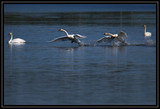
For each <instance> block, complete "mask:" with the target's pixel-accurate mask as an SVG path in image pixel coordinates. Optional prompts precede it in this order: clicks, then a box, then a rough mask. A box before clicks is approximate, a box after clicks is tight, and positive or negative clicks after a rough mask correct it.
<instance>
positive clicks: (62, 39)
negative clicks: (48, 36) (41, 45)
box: [49, 29, 86, 45]
mask: <svg viewBox="0 0 160 109" xmlns="http://www.w3.org/2000/svg"><path fill="white" fill-rule="evenodd" d="M59 31H63V32H65V33H66V35H67V36H63V37H58V38H56V39H54V40H51V41H49V42H56V41H66V40H70V41H71V43H73V42H75V43H78V44H79V45H82V43H81V41H80V40H79V39H77V38H85V37H86V36H82V35H79V34H72V35H69V34H68V32H67V31H66V30H64V29H60V30H59Z"/></svg>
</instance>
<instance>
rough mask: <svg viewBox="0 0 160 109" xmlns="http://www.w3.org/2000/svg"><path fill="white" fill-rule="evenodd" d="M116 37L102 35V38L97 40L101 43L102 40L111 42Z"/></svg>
mask: <svg viewBox="0 0 160 109" xmlns="http://www.w3.org/2000/svg"><path fill="white" fill-rule="evenodd" d="M113 39H114V37H112V36H105V37H102V38H101V39H99V40H97V41H96V42H98V43H101V42H111V41H112V40H113Z"/></svg>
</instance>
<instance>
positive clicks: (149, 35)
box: [144, 25, 152, 38]
mask: <svg viewBox="0 0 160 109" xmlns="http://www.w3.org/2000/svg"><path fill="white" fill-rule="evenodd" d="M151 35H152V33H151V32H146V25H144V37H145V38H147V37H151Z"/></svg>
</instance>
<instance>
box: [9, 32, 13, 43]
mask: <svg viewBox="0 0 160 109" xmlns="http://www.w3.org/2000/svg"><path fill="white" fill-rule="evenodd" d="M12 39H13V35H12V34H11V39H10V40H9V42H11V41H12Z"/></svg>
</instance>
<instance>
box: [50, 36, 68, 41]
mask: <svg viewBox="0 0 160 109" xmlns="http://www.w3.org/2000/svg"><path fill="white" fill-rule="evenodd" d="M66 40H69V38H68V37H67V36H63V37H58V38H56V39H54V40H51V41H48V42H56V41H66Z"/></svg>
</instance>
